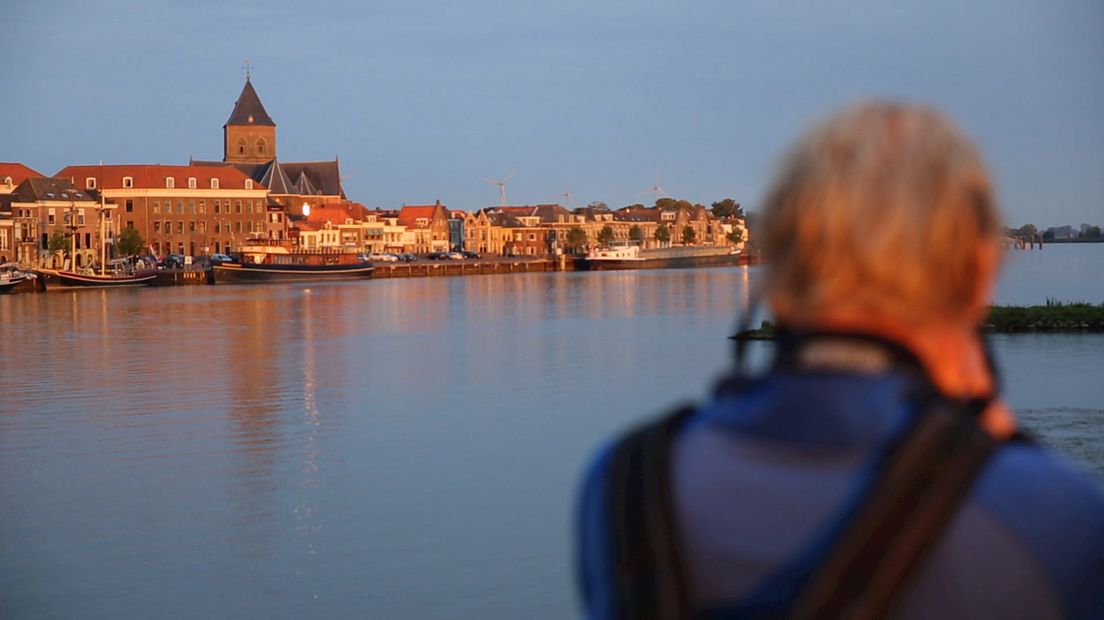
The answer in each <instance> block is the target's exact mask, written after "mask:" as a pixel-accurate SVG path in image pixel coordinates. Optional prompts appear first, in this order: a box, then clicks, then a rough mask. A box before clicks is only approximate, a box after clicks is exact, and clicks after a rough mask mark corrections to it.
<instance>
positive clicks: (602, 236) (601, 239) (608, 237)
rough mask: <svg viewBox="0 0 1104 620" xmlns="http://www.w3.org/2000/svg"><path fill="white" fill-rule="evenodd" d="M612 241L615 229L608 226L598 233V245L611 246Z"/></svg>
mask: <svg viewBox="0 0 1104 620" xmlns="http://www.w3.org/2000/svg"><path fill="white" fill-rule="evenodd" d="M610 241H613V227H612V226H610V225H609V224H606V225H605V226H603V227H602V230H599V231H598V243H601V244H602V245H609V243H610Z"/></svg>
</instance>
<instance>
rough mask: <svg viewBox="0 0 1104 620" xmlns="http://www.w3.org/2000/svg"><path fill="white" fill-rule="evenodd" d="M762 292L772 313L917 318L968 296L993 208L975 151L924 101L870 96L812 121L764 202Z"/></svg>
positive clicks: (993, 224)
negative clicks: (876, 99) (834, 312)
mask: <svg viewBox="0 0 1104 620" xmlns="http://www.w3.org/2000/svg"><path fill="white" fill-rule="evenodd" d="M763 220H764V221H763V230H762V233H761V235H762V237H761V241H762V246H763V251H764V254H765V255H766V261H767V267H766V269H767V275H768V277H767V281H766V284H765V290H764V292H765V294H766V296H767V298H768V299H769V301H770V303H771V305H772V307H773V309H774V312H775V315H776V316H777V318H778V319H779V320H780V321H783V322H786V321H789V322H795V323H800V322H806V321H809V320H815V318H816V317H817V316H820V315H822V314H823V313H824V312H826V311H831V310H839V309H841V308H845V309H847V310H850V311H857V312H860V313H867V314H869V315H871V316H872V317H873V316H877V317H893V318H897V319H902V320H905V321H909V322H914V323H919V322H926V321H930V320H933V319H935V320H938V319H943V318H948V317H954V316H960V315H961V314H962V313H963V312H965V311H967V309H968V308H969V306H970V304H971V303H973V301H974V300H975V299H976V296H977V291H978V287H979V286H980V285H981V284H980V283H979V279H980V278H981V277H982V276H981V274H980V273H979V271H980V269H979V265H978V247H979V244H981V243H982V242H984V241H987V240H991V241H993V242H995V241H996V239H997V235H998V231H999V228H1000V215H999V213H998V212H997V208H996V206H995V204H994V199H993V190H992V186H991V184H990V182H989V175H988V173H987V172H986V170H985V166H984V164H983V163H982V161H981V157H980V155H979V154H978V152H977V149H976V148H975V147H974V146H973V144H971V143H970V141H969V140H967V139H966V138H965V137H963V136H962V134H961V133H959V131H958V130H957V129H956V128H955V127H954V126H953V125H952V124H951V123H950V122H949V121H948V120H946V119H945V118H943V117H942V116H941V115H940V114H938V113H937V112H936V111H934V110H933V109H931V108H928V107H924V106H918V105H908V104H898V103H888V102H868V103H863V104H860V105H856V106H853V107H851V108H848V109H846V110H844V111H843V112H842V113H840V114H838V115H836V116H834V117H832V118H830V119H829V120H828V121H826V122H825V123H823V124H821V125H820V126H818V127H816V128H815V129H814V130H813V131H811V132H810V133H809V134H808V135H806V136H805V137H804V138H803V139H802V140H801V141H799V142H798V143H797V145H796V146H795V147H794V149H793V150H792V151H791V152H790V154H789V156H788V157H787V158H786V159H785V161H784V163H783V165H782V167H781V170H780V171H779V174H778V176H777V177H776V179H775V181H774V183H773V185H772V188H771V189H770V191H769V192H768V194H767V197H766V202H765V205H764V214H763Z"/></svg>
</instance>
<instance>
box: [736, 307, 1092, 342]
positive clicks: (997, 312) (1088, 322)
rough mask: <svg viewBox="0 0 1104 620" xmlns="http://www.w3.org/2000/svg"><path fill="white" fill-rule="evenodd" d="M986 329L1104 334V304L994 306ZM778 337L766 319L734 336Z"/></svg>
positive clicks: (1008, 331) (987, 319) (1016, 332)
mask: <svg viewBox="0 0 1104 620" xmlns="http://www.w3.org/2000/svg"><path fill="white" fill-rule="evenodd" d="M982 328H983V329H984V330H985V331H986V332H989V333H994V334H1019V333H1084V332H1091V333H1101V332H1104V303H1102V304H1091V303H1085V302H1061V301H1055V300H1052V299H1048V300H1047V302H1046V305H1044V306H992V307H991V308H990V309H989V316H988V317H986V319H985V323H984V324H983V325H982ZM774 336H775V326H774V323H772V322H770V321H763V322H762V323H760V324H759V327H757V328H755V329H749V330H747V331H744V332H740V333H738V334H735V335H733V336H732V338H733V339H745V340H774Z"/></svg>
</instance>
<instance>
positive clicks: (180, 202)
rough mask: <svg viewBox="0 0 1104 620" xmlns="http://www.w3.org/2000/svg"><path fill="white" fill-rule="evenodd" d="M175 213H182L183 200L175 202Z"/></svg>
mask: <svg viewBox="0 0 1104 620" xmlns="http://www.w3.org/2000/svg"><path fill="white" fill-rule="evenodd" d="M176 212H177V213H184V201H183V200H177V201H176Z"/></svg>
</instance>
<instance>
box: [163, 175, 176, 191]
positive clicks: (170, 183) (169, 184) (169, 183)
mask: <svg viewBox="0 0 1104 620" xmlns="http://www.w3.org/2000/svg"><path fill="white" fill-rule="evenodd" d="M175 187H176V179H174V178H172V177H165V189H173V188H175Z"/></svg>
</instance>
